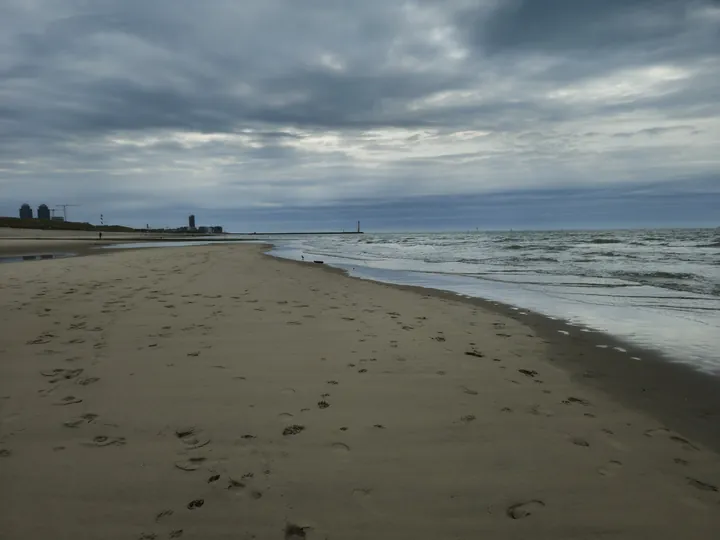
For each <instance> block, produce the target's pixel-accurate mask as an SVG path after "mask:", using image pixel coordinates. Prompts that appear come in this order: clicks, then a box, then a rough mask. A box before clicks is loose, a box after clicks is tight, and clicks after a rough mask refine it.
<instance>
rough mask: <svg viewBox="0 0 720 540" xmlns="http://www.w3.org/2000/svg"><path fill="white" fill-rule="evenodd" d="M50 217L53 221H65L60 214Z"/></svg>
mask: <svg viewBox="0 0 720 540" xmlns="http://www.w3.org/2000/svg"><path fill="white" fill-rule="evenodd" d="M51 219H52V220H53V221H65V218H64V217H62V216H53V217H52V218H51Z"/></svg>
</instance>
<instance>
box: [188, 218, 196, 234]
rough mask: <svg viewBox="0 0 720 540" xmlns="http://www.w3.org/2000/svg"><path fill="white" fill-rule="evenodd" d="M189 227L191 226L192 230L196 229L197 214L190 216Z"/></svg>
mask: <svg viewBox="0 0 720 540" xmlns="http://www.w3.org/2000/svg"><path fill="white" fill-rule="evenodd" d="M188 225H189V226H190V230H192V229H194V228H195V214H190V217H189V218H188Z"/></svg>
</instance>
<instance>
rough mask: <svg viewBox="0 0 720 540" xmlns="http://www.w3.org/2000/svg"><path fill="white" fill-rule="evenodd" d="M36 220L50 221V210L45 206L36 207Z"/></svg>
mask: <svg viewBox="0 0 720 540" xmlns="http://www.w3.org/2000/svg"><path fill="white" fill-rule="evenodd" d="M37 217H38V219H47V220H49V219H50V209H49V208H48V206H47V204H41V205H40V206H38V212H37Z"/></svg>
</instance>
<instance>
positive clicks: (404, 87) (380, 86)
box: [0, 0, 720, 228]
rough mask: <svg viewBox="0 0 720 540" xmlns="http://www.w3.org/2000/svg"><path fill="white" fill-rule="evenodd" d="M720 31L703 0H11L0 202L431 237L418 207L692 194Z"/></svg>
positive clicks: (5, 15) (715, 110) (132, 217)
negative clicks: (402, 216) (599, 192)
mask: <svg viewBox="0 0 720 540" xmlns="http://www.w3.org/2000/svg"><path fill="white" fill-rule="evenodd" d="M719 29H720V5H719V4H718V2H717V1H715V0H686V1H680V0H604V1H602V2H601V1H597V2H594V1H588V2H584V1H576V0H542V1H540V0H537V1H536V0H504V1H501V0H448V1H446V2H430V1H428V0H415V1H414V2H413V1H407V2H406V1H402V2H401V1H393V0H389V1H388V0H366V1H364V2H355V1H350V0H343V1H337V0H308V1H303V2H295V1H291V0H262V1H261V0H247V1H243V2H236V1H231V0H217V1H214V2H195V1H191V0H150V1H148V0H143V1H141V0H101V1H94V2H87V1H85V0H68V1H66V2H54V1H51V0H37V1H35V2H26V1H25V0H6V1H4V2H3V3H2V4H0V213H7V214H14V213H15V209H16V208H17V206H19V204H20V203H21V202H23V201H25V200H28V201H31V202H33V203H34V204H38V203H39V202H40V201H39V200H38V198H39V197H40V198H42V200H43V201H47V202H48V203H50V204H57V203H64V202H77V203H78V204H82V206H81V207H78V208H77V210H76V213H77V214H78V215H79V216H82V217H83V218H85V219H89V220H95V219H96V218H95V216H96V215H97V214H99V212H100V211H103V212H104V213H105V214H108V215H114V216H116V220H127V221H131V222H132V223H133V224H141V223H145V222H147V221H151V220H152V219H157V220H158V221H162V222H167V224H171V222H173V221H174V220H176V219H178V216H181V215H182V213H183V212H186V211H191V210H201V211H203V212H204V213H205V214H206V215H207V216H209V217H208V219H211V220H212V219H215V220H221V219H222V220H226V222H227V224H229V225H230V226H233V224H237V226H241V225H243V226H244V225H245V224H246V221H245V220H243V219H239V218H237V217H235V216H237V215H238V214H239V213H243V215H252V216H253V220H256V221H257V222H265V223H268V224H271V223H276V224H277V223H290V222H292V220H289V221H288V220H286V219H285V218H283V216H292V215H297V213H298V212H300V213H303V212H312V210H313V209H319V208H323V209H327V208H329V207H336V208H338V209H340V208H352V207H355V208H356V211H357V212H358V213H361V211H363V210H362V209H360V208H357V206H353V205H354V204H355V203H354V202H355V201H365V203H364V205H365V206H364V208H366V210H364V211H366V212H367V213H368V214H372V215H374V216H375V218H374V219H376V220H377V222H378V223H391V222H392V219H391V217H392V212H393V211H392V210H386V211H387V212H389V213H388V214H387V215H385V217H382V216H378V215H377V212H379V211H381V210H382V209H390V208H400V207H405V206H404V205H407V204H411V205H415V208H416V212H415V214H414V215H415V216H416V223H415V224H414V225H413V228H417V227H420V228H422V222H423V218H424V216H427V215H428V214H427V212H426V211H424V208H425V206H424V205H425V202H422V203H421V201H435V204H436V207H437V209H438V210H437V212H438V215H442V214H443V212H444V213H445V214H447V215H459V214H458V213H457V212H456V211H455V210H454V208H456V206H457V204H458V201H460V200H463V199H465V200H474V201H479V200H482V197H487V196H489V194H507V195H508V196H511V197H515V199H514V200H516V201H518V205H519V206H518V208H520V207H521V206H522V205H521V200H523V199H522V198H523V197H525V196H526V195H527V193H530V192H534V191H535V190H553V193H568V191H567V190H574V192H576V193H578V194H583V193H587V190H588V189H610V190H615V192H617V193H625V191H624V190H627V189H631V188H632V189H643V190H646V191H645V193H646V196H645V198H642V197H641V198H636V199H634V200H636V201H637V203H638V204H640V205H642V204H643V201H649V200H650V198H649V197H651V195H652V194H653V193H660V190H662V189H665V188H666V187H667V186H668V185H672V186H676V188H677V189H681V190H682V189H684V188H683V186H688V185H690V184H692V185H693V186H695V188H694V189H695V191H693V193H694V194H695V195H694V196H697V197H701V196H702V193H705V192H711V191H712V188H713V186H715V185H717V183H718V178H717V176H713V175H717V170H718V165H719V164H720V157H718V152H717V148H716V147H717V142H716V141H717V140H718V139H720V104H719V103H718V100H717V95H720V77H719V76H718V73H720V30H719ZM697 178H703V179H704V180H703V182H701V183H698V182H697V181H696V179H697ZM688 179H693V180H692V181H691V182H689V183H688ZM700 185H701V186H704V187H703V188H702V190H705V191H702V190H701V193H698V192H697V186H700ZM558 190H560V191H558ZM708 190H709V191H708ZM494 196H495V195H494ZM61 199H62V200H61ZM578 204H579V203H578ZM608 204H610V203H608ZM648 204H649V203H648ZM453 205H455V206H453ZM701 207H702V205H701ZM372 208H377V209H378V210H377V211H371V209H372ZM655 208H657V207H655ZM683 208H686V210H685V211H683ZM691 208H693V209H694V210H692V211H691ZM697 208H698V207H695V206H693V205H692V204H690V203H686V204H685V206H684V207H679V208H678V209H677V212H676V213H675V214H674V216H673V220H674V221H673V222H674V223H683V222H687V221H688V219H690V218H692V219H694V220H697V219H698V214H697ZM703 208H704V207H703ZM303 215H306V214H303ZM315 215H317V216H321V215H328V214H327V213H325V214H323V213H320V212H316V214H315ZM492 215H496V213H492ZM509 215H513V213H512V212H509V211H508V213H507V214H506V216H509ZM683 216H684V217H683ZM660 217H662V216H660V215H659V218H660ZM501 218H502V216H497V218H496V220H497V221H498V222H500V221H503V219H501ZM327 219H328V220H330V218H329V217H328V218H327ZM333 219H334V218H333ZM408 219H410V220H412V219H414V218H408ZM568 219H570V218H568ZM668 219H669V218H668ZM705 219H706V220H708V221H709V220H710V219H712V215H711V213H708V214H707V216H706V218H705ZM350 221H351V222H352V219H350ZM451 221H452V220H451ZM330 222H332V223H334V221H332V220H330V221H327V223H330ZM503 222H504V221H503ZM302 223H303V224H304V225H308V224H312V221H307V220H303V221H302ZM315 223H316V224H318V225H322V223H323V219H322V218H319V217H318V218H317V219H316V222H315ZM453 223H454V221H453ZM560 225H561V224H560ZM388 226H389V225H388ZM408 226H409V225H408Z"/></svg>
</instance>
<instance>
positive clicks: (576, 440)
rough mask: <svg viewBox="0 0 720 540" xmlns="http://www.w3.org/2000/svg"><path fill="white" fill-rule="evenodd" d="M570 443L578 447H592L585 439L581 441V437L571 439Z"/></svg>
mask: <svg viewBox="0 0 720 540" xmlns="http://www.w3.org/2000/svg"><path fill="white" fill-rule="evenodd" d="M570 442H571V443H573V444H574V445H576V446H584V447H589V446H590V443H589V442H587V441H586V440H585V439H581V438H580V437H572V438H571V439H570Z"/></svg>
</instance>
